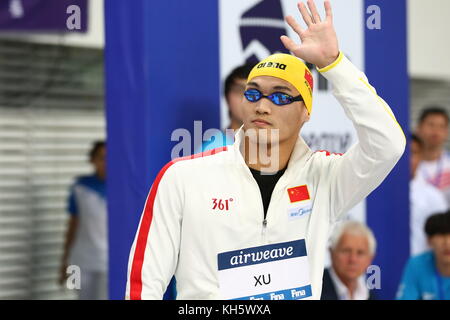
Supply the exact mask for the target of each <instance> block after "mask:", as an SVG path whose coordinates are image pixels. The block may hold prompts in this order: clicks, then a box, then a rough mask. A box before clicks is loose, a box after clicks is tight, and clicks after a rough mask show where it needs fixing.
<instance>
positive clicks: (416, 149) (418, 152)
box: [410, 140, 422, 177]
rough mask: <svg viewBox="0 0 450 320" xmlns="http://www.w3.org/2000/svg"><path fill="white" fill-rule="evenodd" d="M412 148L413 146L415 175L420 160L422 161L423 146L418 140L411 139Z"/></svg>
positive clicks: (411, 158) (413, 174)
mask: <svg viewBox="0 0 450 320" xmlns="http://www.w3.org/2000/svg"><path fill="white" fill-rule="evenodd" d="M410 148H411V155H410V169H411V177H414V176H415V175H416V170H417V167H418V166H419V163H420V161H422V147H421V146H420V144H419V143H417V142H416V141H414V140H411V142H410Z"/></svg>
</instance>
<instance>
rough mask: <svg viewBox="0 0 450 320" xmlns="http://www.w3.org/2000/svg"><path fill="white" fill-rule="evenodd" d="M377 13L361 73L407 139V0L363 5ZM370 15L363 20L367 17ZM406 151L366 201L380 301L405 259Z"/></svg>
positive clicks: (392, 289)
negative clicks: (375, 8) (373, 7)
mask: <svg viewBox="0 0 450 320" xmlns="http://www.w3.org/2000/svg"><path fill="white" fill-rule="evenodd" d="M370 5H377V6H379V7H380V9H381V29H380V30H376V29H375V30H369V29H367V28H366V29H365V39H366V40H365V42H366V48H365V53H366V54H365V61H366V70H365V71H366V74H367V76H368V78H369V80H370V82H371V83H372V85H373V86H374V87H375V88H376V89H377V91H378V94H379V95H380V96H381V97H383V99H385V100H386V101H387V102H388V104H389V105H390V106H391V108H392V109H393V111H394V114H395V116H396V118H397V120H398V122H399V123H400V125H401V126H402V128H403V131H404V132H405V134H406V135H408V132H409V124H408V123H409V79H408V71H407V43H406V41H407V33H406V32H407V29H406V26H407V16H406V14H407V10H406V0H395V1H388V0H365V8H367V7H369V6H370ZM368 16H369V15H367V17H368ZM407 154H408V152H406V153H405V155H404V156H403V158H402V159H401V160H400V162H399V163H398V164H397V166H396V167H395V168H394V170H393V171H392V173H391V174H390V175H389V176H388V178H387V179H386V180H385V181H384V182H383V184H382V185H381V187H379V188H378V189H376V190H375V191H374V192H373V193H372V194H371V195H370V196H369V197H368V199H367V202H366V204H367V223H368V225H369V227H371V228H372V230H373V231H374V233H375V236H376V238H377V242H378V249H377V256H376V259H375V261H374V262H373V263H374V264H376V265H378V266H380V270H381V290H380V291H379V292H378V295H379V297H380V298H382V299H394V298H395V293H396V291H397V287H398V284H399V281H400V277H401V273H402V271H403V266H404V264H405V262H406V260H407V259H408V257H409V162H408V157H407Z"/></svg>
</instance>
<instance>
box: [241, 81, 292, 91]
mask: <svg viewBox="0 0 450 320" xmlns="http://www.w3.org/2000/svg"><path fill="white" fill-rule="evenodd" d="M247 86H252V87H256V88H260V86H259V84H257V83H256V82H253V81H251V82H249V83H247ZM272 90H274V91H277V90H285V91H288V92H292V90H291V89H289V88H288V87H285V86H275V87H273V88H272Z"/></svg>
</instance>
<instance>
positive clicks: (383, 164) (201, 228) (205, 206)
mask: <svg viewBox="0 0 450 320" xmlns="http://www.w3.org/2000/svg"><path fill="white" fill-rule="evenodd" d="M326 69H327V70H324V69H322V70H320V71H321V72H322V74H323V76H325V78H327V79H328V80H329V81H330V82H331V83H332V85H333V94H334V96H335V97H336V99H337V100H338V101H339V102H340V104H341V105H342V107H343V108H344V110H345V113H346V115H347V116H348V118H349V119H350V120H351V121H352V122H353V124H354V126H355V128H356V131H357V135H358V140H359V143H357V144H355V145H353V146H352V147H351V148H350V150H348V152H347V153H345V154H344V155H343V156H341V155H334V154H329V153H326V152H316V153H314V152H312V151H311V150H310V149H309V148H308V146H307V145H306V143H305V142H304V140H303V139H302V138H301V137H300V138H299V139H298V141H297V143H296V145H295V148H294V151H293V153H292V156H291V158H290V160H289V163H288V167H287V169H286V171H285V173H284V175H283V176H282V177H281V178H280V180H279V181H278V183H277V184H276V186H275V189H274V191H273V193H272V198H271V201H270V206H269V209H268V212H267V220H266V223H263V219H264V210H263V204H262V199H261V194H260V190H259V187H258V184H257V183H256V181H255V179H254V178H253V176H252V174H251V172H250V170H249V168H248V167H247V166H246V164H245V162H244V159H243V157H242V155H241V153H240V150H239V146H240V142H241V139H242V136H243V131H242V128H241V130H240V131H238V133H237V134H236V140H235V143H234V145H232V146H228V147H223V148H220V149H215V150H214V151H213V152H209V153H207V154H204V155H203V156H199V155H196V156H192V157H186V158H181V159H177V160H174V161H172V162H170V163H168V164H167V165H166V166H165V167H164V168H163V169H162V170H161V172H160V173H159V175H158V177H157V178H156V180H155V182H154V183H153V185H152V188H151V190H150V193H149V196H148V198H147V201H146V204H145V208H144V211H143V213H142V217H141V222H140V224H139V229H138V232H137V234H136V237H135V240H134V243H133V246H132V248H131V252H130V259H129V267H128V282H127V291H126V298H127V299H161V298H162V296H163V293H164V292H165V290H166V287H167V285H168V283H169V281H170V279H171V277H172V276H173V275H174V274H175V277H176V280H177V292H178V296H177V298H178V299H224V296H223V295H222V294H221V290H220V285H219V276H218V254H219V253H223V252H228V251H233V250H240V249H242V248H250V247H258V246H264V245H268V244H277V243H283V242H288V241H294V240H300V239H304V241H305V243H306V251H307V261H308V263H309V269H307V270H309V271H308V273H309V275H306V276H308V277H309V279H310V283H311V286H310V287H311V289H312V290H311V291H312V295H311V296H310V297H309V299H320V295H321V289H322V274H323V269H324V259H325V253H326V246H327V240H328V239H327V237H328V232H329V229H330V226H331V225H332V223H334V222H335V221H336V220H337V219H338V218H340V217H342V216H343V215H344V214H345V213H346V212H347V211H348V210H349V209H351V208H352V207H353V206H355V205H356V204H357V203H358V202H360V201H361V200H362V199H364V198H365V197H366V196H367V195H368V194H369V193H370V192H371V191H372V190H374V189H375V188H376V187H377V186H379V185H380V183H381V182H382V181H383V180H384V179H385V178H386V176H387V175H388V174H389V172H390V171H391V170H392V168H393V167H394V166H395V164H396V163H397V161H398V160H399V159H400V157H401V156H402V154H403V152H404V149H405V145H406V140H405V136H404V134H403V131H402V129H401V127H400V125H399V124H398V123H397V121H396V119H395V117H394V115H393V113H392V111H391V109H390V108H389V106H388V105H387V104H386V103H385V102H384V101H383V100H382V99H381V98H380V97H379V96H378V95H377V93H376V91H375V89H374V88H373V87H371V86H370V85H369V84H368V82H367V78H366V76H365V75H364V74H363V73H362V72H360V71H359V70H358V69H357V68H356V67H355V66H354V65H353V64H351V62H350V61H349V60H348V59H347V58H346V57H343V59H340V60H338V61H337V62H335V63H334V64H333V65H331V66H330V67H328V68H326ZM304 185H306V186H307V188H308V192H309V197H310V200H308V201H306V203H307V206H308V208H309V209H312V210H308V211H307V212H308V214H305V215H303V216H301V217H299V218H297V219H290V218H289V217H288V215H289V212H290V211H291V209H292V208H293V207H295V205H296V204H292V203H291V200H290V197H289V195H288V189H289V188H293V187H297V186H304ZM214 199H216V200H214ZM219 200H222V202H221V203H222V204H220V205H217V204H218V203H219ZM225 200H228V202H226V201H225ZM214 202H215V203H216V206H215V208H214ZM220 209H222V210H220ZM226 209H228V210H226ZM236 279H238V278H236ZM238 281H239V280H238ZM236 285H237V284H236Z"/></svg>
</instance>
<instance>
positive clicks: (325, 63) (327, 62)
mask: <svg viewBox="0 0 450 320" xmlns="http://www.w3.org/2000/svg"><path fill="white" fill-rule="evenodd" d="M339 56H340V51H338V52H337V54H334V55H331V56H329V57H327V58H325V59H323V61H321V62H320V63H318V64H317V68H319V69H325V68H326V67H328V66H330V65H332V64H333V63H334V62H336V60H337V59H339Z"/></svg>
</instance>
